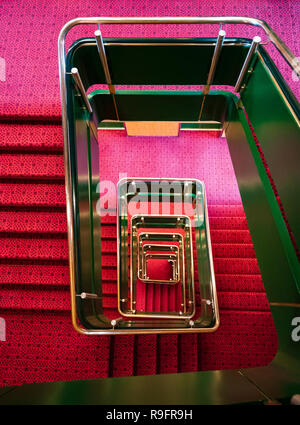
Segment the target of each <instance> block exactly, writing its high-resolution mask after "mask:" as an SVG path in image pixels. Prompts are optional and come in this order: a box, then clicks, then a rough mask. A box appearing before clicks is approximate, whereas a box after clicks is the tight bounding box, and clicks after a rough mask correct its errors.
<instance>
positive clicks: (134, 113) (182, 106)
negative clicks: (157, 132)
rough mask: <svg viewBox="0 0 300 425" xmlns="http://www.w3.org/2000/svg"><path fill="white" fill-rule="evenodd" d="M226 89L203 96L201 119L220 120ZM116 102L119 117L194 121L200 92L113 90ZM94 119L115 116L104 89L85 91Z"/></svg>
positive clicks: (199, 104) (222, 119)
mask: <svg viewBox="0 0 300 425" xmlns="http://www.w3.org/2000/svg"><path fill="white" fill-rule="evenodd" d="M226 96H227V93H226V92H216V93H212V94H211V95H209V96H207V97H206V102H205V108H204V110H203V114H202V120H203V121H219V122H223V121H224V120H225V118H226V114H227V100H226ZM115 98H116V104H117V107H118V112H119V117H120V120H121V121H198V119H199V113H200V107H201V103H202V99H203V96H202V95H201V94H199V92H195V91H182V92H178V91H177V92H175V91H174V92H170V91H157V92H156V93H153V91H134V90H132V91H126V90H122V91H116V96H115ZM89 99H90V101H91V104H92V107H93V109H95V111H96V114H97V117H98V121H102V120H107V119H111V120H113V119H116V115H115V111H114V107H113V101H112V97H111V96H110V94H109V93H108V92H106V91H104V90H96V91H93V92H92V93H91V94H90V95H89Z"/></svg>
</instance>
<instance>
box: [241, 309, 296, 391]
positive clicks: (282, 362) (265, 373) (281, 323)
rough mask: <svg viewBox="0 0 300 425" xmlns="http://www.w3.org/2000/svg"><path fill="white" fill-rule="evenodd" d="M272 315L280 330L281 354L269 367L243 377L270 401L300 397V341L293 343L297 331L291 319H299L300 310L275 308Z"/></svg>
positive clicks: (278, 354)
mask: <svg viewBox="0 0 300 425" xmlns="http://www.w3.org/2000/svg"><path fill="white" fill-rule="evenodd" d="M271 311H272V315H273V318H274V322H275V326H276V329H277V330H278V336H279V348H278V353H277V355H276V357H275V359H274V360H273V362H272V363H271V364H270V365H269V366H266V367H264V368H253V369H247V370H243V373H244V374H245V376H247V377H248V378H250V379H251V380H253V381H254V382H255V383H256V384H257V385H258V386H259V388H261V389H262V390H263V392H264V393H266V394H268V395H269V397H271V398H273V399H280V398H282V397H284V396H287V395H289V396H291V395H293V394H300V367H299V359H300V341H298V342H295V341H293V340H292V330H293V329H294V328H295V327H294V326H292V319H293V318H295V317H299V318H300V307H285V306H276V307H275V306H272V307H271ZM298 334H300V332H298Z"/></svg>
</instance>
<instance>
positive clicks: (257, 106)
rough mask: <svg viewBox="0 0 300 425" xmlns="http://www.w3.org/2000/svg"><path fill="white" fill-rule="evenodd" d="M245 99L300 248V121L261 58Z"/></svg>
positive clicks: (247, 88) (245, 104)
mask: <svg viewBox="0 0 300 425" xmlns="http://www.w3.org/2000/svg"><path fill="white" fill-rule="evenodd" d="M283 84H284V82H282V81H281V85H283ZM286 90H287V89H286ZM242 101H243V104H244V106H245V109H246V111H247V114H248V117H249V119H250V122H251V123H252V125H253V129H254V131H255V134H256V135H257V138H258V141H259V143H260V146H261V149H262V151H263V153H264V156H265V158H266V161H267V164H268V166H269V168H270V172H271V175H272V178H273V180H274V182H275V185H276V188H277V190H278V194H279V196H280V199H281V202H282V204H283V207H284V210H285V213H286V215H287V219H288V222H289V224H290V226H291V229H292V232H293V234H294V237H295V240H296V242H297V245H298V247H300V220H299V217H300V198H299V186H300V166H299V162H300V128H299V124H297V121H296V119H295V118H294V117H293V115H292V113H291V111H290V109H289V108H288V106H287V104H286V103H285V101H284V99H283V96H282V93H280V91H279V90H278V83H277V86H276V85H275V84H274V82H273V81H272V78H271V77H270V74H269V73H268V71H267V70H266V68H265V67H264V65H263V63H262V62H261V61H257V63H256V66H255V69H254V72H253V73H252V75H251V77H250V78H249V81H248V84H247V87H246V89H245V91H244V92H243V94H242ZM298 114H299V104H298ZM299 273H300V270H299ZM299 280H300V276H299ZM299 288H300V286H299Z"/></svg>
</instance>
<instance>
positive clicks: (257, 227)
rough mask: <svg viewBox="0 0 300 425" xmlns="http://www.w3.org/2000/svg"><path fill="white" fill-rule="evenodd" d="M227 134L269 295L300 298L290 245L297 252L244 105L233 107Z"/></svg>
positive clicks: (275, 299)
mask: <svg viewBox="0 0 300 425" xmlns="http://www.w3.org/2000/svg"><path fill="white" fill-rule="evenodd" d="M226 138H227V142H228V147H229V150H230V155H231V159H232V162H233V166H234V170H235V174H236V177H237V181H238V185H239V190H240V193H241V197H242V201H243V206H244V209H245V213H246V217H247V222H248V226H249V229H250V233H251V237H252V241H253V243H254V248H255V253H256V256H257V260H258V264H259V267H260V271H261V274H262V278H263V281H264V285H265V289H266V292H267V296H268V299H269V301H270V302H300V295H299V292H298V291H297V286H296V277H295V274H294V273H293V270H292V268H291V265H290V262H289V257H288V255H287V249H288V248H289V251H290V252H292V254H294V255H295V252H294V249H293V246H292V243H291V240H290V237H289V234H288V231H287V228H286V225H285V223H284V220H283V218H282V215H281V212H280V208H279V206H278V203H277V201H276V197H275V195H274V192H273V190H272V187H271V184H270V182H269V179H268V176H267V173H266V170H265V168H264V166H263V163H262V160H261V157H260V155H259V152H258V150H257V147H256V145H255V142H254V139H253V136H252V133H251V131H250V128H249V125H248V122H247V120H246V117H245V115H244V112H243V110H242V109H236V108H232V116H231V121H230V122H229V124H228V125H227V127H226ZM283 239H284V241H285V244H283Z"/></svg>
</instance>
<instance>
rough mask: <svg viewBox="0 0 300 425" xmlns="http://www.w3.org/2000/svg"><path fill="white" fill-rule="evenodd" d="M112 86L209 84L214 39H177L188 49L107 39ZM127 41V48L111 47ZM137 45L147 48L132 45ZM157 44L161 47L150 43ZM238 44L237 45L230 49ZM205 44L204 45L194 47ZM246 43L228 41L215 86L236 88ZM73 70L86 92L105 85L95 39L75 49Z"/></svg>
mask: <svg viewBox="0 0 300 425" xmlns="http://www.w3.org/2000/svg"><path fill="white" fill-rule="evenodd" d="M104 41H105V42H106V46H105V50H106V55H107V61H108V66H109V69H110V74H111V78H112V83H113V84H150V85H152V84H170V85H172V84H188V85H193V84H206V81H207V76H208V72H209V68H210V63H211V58H212V55H213V51H214V43H215V42H216V39H215V38H212V39H204V38H202V39H192V38H186V39H181V40H180V39H176V43H179V44H182V43H187V44H188V45H175V46H167V45H166V43H170V42H174V39H165V38H164V39H151V40H149V39H121V38H120V39H104ZM114 41H118V42H122V41H126V43H128V44H127V45H113V44H109V42H110V43H113V42H114ZM134 42H141V43H144V44H145V45H144V46H136V45H133V43H134ZM151 42H158V43H159V44H160V45H159V46H151V45H150V44H149V43H151ZM234 42H236V43H237V45H229V44H230V43H234ZM193 43H202V45H193ZM249 45H250V43H249V40H247V39H239V40H237V39H228V40H226V41H225V42H224V45H223V49H222V52H221V55H220V58H219V63H218V68H217V70H216V73H215V77H214V84H225V85H234V84H235V82H236V80H237V78H238V75H239V72H240V69H241V67H242V64H243V62H244V59H245V57H246V55H247V51H248V49H249ZM72 49H73V50H72V54H73V58H72V65H71V66H70V67H68V70H70V69H71V67H72V66H75V67H77V68H78V70H79V72H80V75H81V77H82V81H83V83H84V85H85V88H86V89H87V88H88V87H90V86H91V85H93V84H103V83H105V77H104V71H103V68H102V65H101V61H100V58H99V54H98V51H97V46H96V41H95V39H82V40H79V41H78V42H76V43H75V44H74V45H73V48H72Z"/></svg>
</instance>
